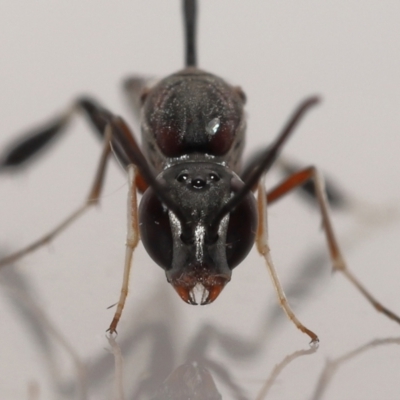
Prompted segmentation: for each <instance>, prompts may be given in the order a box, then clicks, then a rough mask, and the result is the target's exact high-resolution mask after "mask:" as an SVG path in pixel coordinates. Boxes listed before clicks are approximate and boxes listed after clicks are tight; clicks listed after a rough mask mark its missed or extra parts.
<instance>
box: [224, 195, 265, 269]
mask: <svg viewBox="0 0 400 400" xmlns="http://www.w3.org/2000/svg"><path fill="white" fill-rule="evenodd" d="M257 223H258V220H257V207H256V201H255V198H254V196H253V195H252V194H251V193H249V194H248V195H247V197H246V198H245V199H244V200H243V201H242V202H241V203H240V204H239V205H238V206H237V207H236V208H235V209H234V210H233V211H232V212H231V213H230V215H229V224H228V231H227V235H226V259H227V262H228V265H229V268H230V269H233V268H235V267H236V266H237V265H239V264H240V263H241V262H242V261H243V260H244V259H245V258H246V256H247V254H248V253H249V251H250V250H251V248H252V247H253V244H254V239H255V235H256V232H257Z"/></svg>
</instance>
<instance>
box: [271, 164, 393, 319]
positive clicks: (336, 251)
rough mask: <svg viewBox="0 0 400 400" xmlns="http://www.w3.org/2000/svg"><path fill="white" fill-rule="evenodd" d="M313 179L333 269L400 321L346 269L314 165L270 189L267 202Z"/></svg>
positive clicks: (371, 301) (322, 185)
mask: <svg viewBox="0 0 400 400" xmlns="http://www.w3.org/2000/svg"><path fill="white" fill-rule="evenodd" d="M311 179H312V180H313V182H314V188H315V193H316V197H317V200H318V204H319V207H320V211H321V216H322V226H323V229H324V231H325V235H326V240H327V244H328V249H329V254H330V257H331V260H332V264H333V269H334V271H340V272H342V273H343V275H344V276H345V277H346V278H347V279H348V280H349V281H350V282H351V283H352V284H353V285H354V286H355V287H356V288H357V289H358V290H359V291H360V292H361V293H362V294H363V295H364V297H365V298H366V299H367V300H368V301H369V302H370V303H371V304H372V306H373V307H374V308H375V309H376V310H377V311H379V312H381V313H383V314H385V315H386V316H388V317H389V318H391V319H393V320H394V321H396V322H398V323H400V317H399V316H398V315H396V314H395V313H393V312H392V311H390V310H389V309H387V308H386V307H384V306H383V305H382V304H381V303H379V302H378V301H377V300H376V299H375V297H374V296H372V294H371V293H370V292H369V291H368V290H367V289H366V288H365V287H364V285H362V284H361V283H360V281H359V280H358V279H357V278H356V277H355V276H354V275H353V273H352V272H351V271H350V270H349V269H348V267H347V265H346V262H345V260H344V258H343V256H342V254H341V251H340V248H339V245H338V242H337V240H336V237H335V233H334V231H333V227H332V223H331V220H330V216H329V207H328V201H327V197H326V191H325V188H324V182H323V179H322V177H321V176H320V174H319V173H318V171H317V169H316V168H315V167H308V168H305V169H303V170H301V171H299V172H296V173H294V174H293V175H291V176H289V177H288V178H287V179H286V180H285V181H283V182H282V183H281V184H279V185H278V186H277V187H275V188H274V189H272V190H271V191H269V192H268V194H267V201H268V203H269V204H271V203H273V202H275V201H276V200H278V199H280V198H281V197H282V196H284V195H286V194H287V193H289V192H290V191H291V190H293V189H294V188H296V187H298V186H300V185H303V184H304V183H306V182H308V181H310V180H311Z"/></svg>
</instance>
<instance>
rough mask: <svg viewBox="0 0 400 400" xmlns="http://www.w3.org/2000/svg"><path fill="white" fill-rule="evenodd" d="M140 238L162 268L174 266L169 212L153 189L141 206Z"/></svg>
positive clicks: (147, 193) (145, 195)
mask: <svg viewBox="0 0 400 400" xmlns="http://www.w3.org/2000/svg"><path fill="white" fill-rule="evenodd" d="M139 229H140V237H141V239H142V242H143V246H144V247H145V249H146V251H147V253H148V254H149V256H150V257H151V258H152V259H153V261H154V262H156V263H157V264H158V265H159V266H160V267H161V268H163V269H165V270H168V269H170V268H171V266H172V248H173V241H172V232H171V225H170V222H169V216H168V210H167V209H166V208H165V207H163V206H162V204H161V202H160V200H159V199H158V197H157V195H156V194H155V193H154V191H153V189H152V188H148V189H147V190H146V192H145V193H144V194H143V197H142V200H141V202H140V206H139Z"/></svg>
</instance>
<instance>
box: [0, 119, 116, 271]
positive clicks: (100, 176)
mask: <svg viewBox="0 0 400 400" xmlns="http://www.w3.org/2000/svg"><path fill="white" fill-rule="evenodd" d="M105 130H106V133H105V136H106V139H105V143H104V148H103V152H102V155H101V158H100V162H99V166H98V169H97V172H96V176H95V179H94V182H93V185H92V188H91V190H90V192H89V195H88V196H87V199H86V201H85V203H84V204H83V205H82V206H81V207H79V208H78V209H77V210H75V211H74V212H73V213H72V214H70V215H69V216H68V217H67V218H66V219H65V220H64V221H62V222H61V223H60V224H59V225H57V226H56V227H55V228H54V229H53V230H51V231H50V232H48V233H47V234H46V235H44V236H42V237H41V238H40V239H38V240H36V241H35V242H33V243H31V244H30V245H29V246H27V247H25V248H23V249H21V250H19V251H17V252H15V253H13V254H10V255H9V256H7V257H5V258H3V259H1V260H0V267H2V266H4V265H7V264H10V263H12V262H14V261H17V260H18V259H20V258H22V257H24V256H25V255H27V254H29V253H31V252H33V251H35V250H36V249H38V248H40V247H42V246H44V245H45V244H47V243H49V242H50V241H51V240H53V239H54V238H55V237H56V236H57V235H58V234H60V233H61V232H62V231H63V230H64V229H66V228H67V227H68V226H69V225H70V224H72V223H73V222H74V221H76V220H77V219H78V218H79V217H80V216H81V215H82V214H84V213H85V211H87V210H88V209H89V208H90V207H91V206H93V205H95V204H97V203H98V202H99V196H100V194H101V191H102V188H103V183H104V177H105V173H106V167H107V161H108V156H109V154H110V151H111V148H110V141H111V127H110V125H107V127H106V129H105Z"/></svg>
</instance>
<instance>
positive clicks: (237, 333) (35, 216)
mask: <svg viewBox="0 0 400 400" xmlns="http://www.w3.org/2000/svg"><path fill="white" fill-rule="evenodd" d="M181 25H182V24H181V15H180V4H179V2H178V1H172V0H170V1H165V0H164V1H161V0H146V1H144V0H142V1H139V0H131V1H113V2H111V1H103V0H92V1H88V0H86V1H78V0H70V1H68V2H56V1H49V0H47V1H45V0H42V1H36V2H26V1H17V0H15V1H13V2H10V1H9V2H2V3H1V4H0V26H1V35H0V77H1V78H0V110H1V111H0V116H1V118H0V132H1V135H0V149H4V146H6V144H7V143H9V141H10V139H12V138H14V137H16V136H17V134H18V133H21V132H22V133H23V132H24V130H26V129H27V128H29V127H31V126H34V125H35V124H38V123H40V122H44V121H46V118H49V117H51V116H53V115H55V113H57V112H60V111H63V110H64V109H65V107H66V106H67V105H69V104H70V103H71V101H72V100H73V99H74V98H75V96H77V95H81V94H91V95H92V96H94V97H95V98H97V99H99V100H100V101H102V102H103V104H105V105H106V106H107V107H109V108H110V109H111V110H113V111H115V112H116V113H119V114H122V115H124V116H126V118H127V119H128V120H130V114H129V110H128V109H127V107H126V106H125V104H124V103H123V97H122V96H121V94H120V93H121V91H120V87H119V86H118V84H119V82H120V80H121V78H123V77H126V76H128V75H129V74H131V73H137V74H148V75H151V76H165V75H166V74H169V73H172V72H174V71H176V70H178V69H179V68H181V67H182V65H183V51H182V48H183V43H182V27H181ZM399 26H400V3H399V2H398V1H389V0H383V1H373V0H364V1H362V2H360V1H356V0H346V1H344V0H335V1H331V0H329V1H324V2H321V1H311V0H309V1H307V0H304V1H294V0H288V1H263V2H261V1H258V2H256V1H251V2H249V1H246V2H245V1H240V2H239V1H232V0H214V1H212V2H211V1H202V2H201V4H200V21H199V65H200V66H201V67H202V68H204V69H206V70H208V71H210V72H213V73H215V74H218V75H220V76H222V77H224V78H226V79H227V80H228V81H229V82H232V83H233V84H239V85H241V86H242V88H243V89H244V91H245V92H246V94H247V96H248V105H247V110H248V139H247V150H248V151H250V150H251V149H256V148H260V147H262V146H265V145H267V144H268V143H269V142H270V140H271V139H272V138H273V137H274V135H275V134H276V133H277V132H278V130H279V129H280V127H281V126H282V125H283V123H284V122H285V121H286V119H287V118H288V115H289V114H290V113H291V112H292V110H293V109H294V107H295V106H296V105H297V104H298V103H299V101H300V100H302V99H304V98H305V96H307V95H310V94H320V95H321V96H322V97H323V99H324V101H323V103H322V104H321V105H320V106H319V107H318V108H315V109H314V110H313V111H312V112H310V113H309V115H307V118H306V119H305V120H304V121H303V122H302V123H301V126H300V127H299V129H297V132H296V134H295V135H294V136H293V139H292V140H291V141H290V143H289V144H288V146H287V149H286V152H285V154H286V156H287V157H289V158H293V159H294V160H296V161H299V162H300V164H304V165H306V164H314V165H317V166H319V167H320V168H321V169H322V170H323V171H324V172H326V173H327V174H328V175H329V176H331V177H332V178H333V179H334V180H335V182H337V183H338V185H339V186H340V187H342V188H343V189H344V190H345V191H346V193H349V195H350V196H351V197H352V198H356V199H357V200H358V201H360V202H361V203H362V204H363V205H359V206H358V207H357V208H356V210H353V211H352V212H348V213H335V214H333V219H334V224H335V226H336V230H337V234H338V237H339V240H340V241H341V243H342V244H343V250H344V253H345V255H346V258H347V261H348V263H349V265H350V268H351V269H352V270H353V271H354V273H355V274H356V275H357V276H358V277H359V278H360V279H361V280H362V282H364V283H365V285H366V286H367V287H368V288H370V289H371V291H372V292H373V293H374V294H375V295H376V296H377V297H378V298H379V299H380V300H381V301H382V303H384V304H386V305H388V306H390V307H391V308H392V309H393V310H394V311H397V313H400V301H399V300H400V291H399V288H400V283H399V282H400V268H399V265H400V254H399V252H398V248H399V244H398V243H399V241H400V220H399V218H398V217H399V213H400V208H399V199H400V178H399V173H398V171H399V163H400V160H399V157H398V154H399V151H400V112H399V111H400V74H399V71H400V56H399V55H400V42H399ZM100 149H101V146H100V145H99V143H98V141H97V140H96V139H95V138H94V135H93V134H92V133H91V132H90V129H89V128H88V127H87V125H86V123H85V122H83V121H82V120H81V119H79V118H77V120H76V122H75V123H74V124H73V127H71V130H70V131H69V132H68V134H66V135H64V137H63V139H62V141H60V143H58V144H57V145H56V146H54V147H53V148H52V151H50V152H48V153H47V154H46V155H44V156H43V157H42V159H41V160H40V161H38V162H35V163H33V164H32V165H30V166H29V167H28V168H27V169H25V170H23V171H21V172H20V173H18V174H16V175H15V174H1V175H0V199H1V200H0V205H1V206H0V222H1V230H0V235H1V237H0V246H1V249H0V251H1V253H2V254H3V255H5V254H8V253H9V252H10V251H12V250H15V249H18V248H19V247H21V246H23V245H25V244H28V243H29V242H30V241H32V240H33V239H35V238H37V237H39V236H40V235H41V234H43V233H44V232H46V230H48V229H50V228H51V227H53V226H54V225H55V224H56V223H57V222H58V221H60V220H61V219H62V218H63V217H65V216H66V215H67V214H68V213H69V212H71V211H72V210H73V209H74V207H77V206H78V205H80V204H81V202H82V200H83V199H84V197H85V195H86V193H87V192H88V190H89V185H90V184H91V180H92V176H93V174H94V171H95V167H96V162H97V159H98V157H99V154H100ZM276 179H277V176H276V175H274V174H272V175H270V178H269V179H268V181H267V184H268V185H269V186H270V185H271V184H272V183H273V181H276ZM126 191H127V188H126V184H125V177H124V175H123V174H122V173H121V172H120V170H119V168H118V167H116V166H115V165H111V166H110V169H109V174H108V176H107V183H106V187H105V191H104V197H103V199H102V202H101V207H99V209H98V210H92V211H90V212H89V213H88V215H86V216H85V217H83V218H82V219H81V220H80V221H79V222H77V223H76V224H75V225H74V226H73V227H71V228H70V229H69V230H68V231H67V232H65V233H64V234H63V235H62V236H60V237H59V238H58V239H56V240H55V241H54V243H53V244H51V245H50V246H48V247H46V248H44V249H42V250H40V251H38V252H36V253H35V254H32V255H31V256H28V257H26V258H24V259H22V260H20V261H19V262H18V263H17V264H16V265H15V266H14V267H12V268H7V270H5V271H4V272H6V273H7V274H5V273H3V274H2V275H1V282H2V283H3V285H2V287H1V289H0V321H1V326H2V335H1V340H0V397H1V399H16V400H19V399H25V398H27V391H28V387H30V386H32V385H33V386H35V385H37V386H38V387H39V388H40V397H39V398H40V399H41V400H47V399H55V398H57V399H62V398H78V394H77V392H76V391H74V388H75V386H74V385H75V383H76V376H75V369H74V367H73V363H72V361H71V358H70V357H69V356H68V355H66V354H65V352H64V350H62V349H61V347H60V345H59V344H57V342H56V341H54V336H53V335H52V334H51V329H50V328H49V327H48V326H47V325H45V322H44V320H43V319H40V317H39V315H38V311H36V312H34V311H33V310H32V306H34V308H36V307H37V308H38V309H39V310H41V312H43V313H45V314H46V316H47V317H48V319H49V321H51V324H53V326H54V328H55V329H57V330H58V331H59V332H61V333H62V335H64V337H65V338H66V340H67V341H68V342H69V343H70V344H71V346H72V348H73V349H74V351H75V352H76V354H77V355H78V356H79V359H80V360H81V361H82V363H84V364H85V365H87V368H88V371H89V372H88V375H87V381H88V385H89V398H90V399H111V398H112V390H113V378H112V373H113V364H112V362H113V361H112V356H111V354H110V351H109V349H108V347H109V346H108V343H107V341H106V338H105V329H106V328H107V327H108V325H109V323H110V321H111V318H112V314H113V310H106V308H107V307H108V306H109V305H111V304H113V303H115V302H116V301H117V298H118V295H119V286H120V281H121V277H122V266H123V257H124V240H125V238H124V235H125V226H126V222H125V202H126V200H125V199H126ZM314 208H315V207H310V205H309V204H308V203H306V202H304V201H302V200H301V199H299V198H298V196H296V195H294V194H293V195H292V196H290V197H288V198H287V199H285V200H284V201H282V203H281V204H280V205H277V206H273V207H272V208H271V211H270V217H269V218H270V236H271V248H272V256H273V258H274V260H275V264H276V266H277V268H278V271H279V272H280V276H281V278H282V282H283V285H284V286H285V287H287V288H300V289H303V290H305V291H306V292H307V294H306V295H304V294H303V295H302V294H299V295H297V296H296V295H295V294H294V295H292V296H290V295H289V297H290V299H291V300H292V304H293V308H294V309H295V310H296V311H298V317H299V318H300V319H301V320H302V321H303V322H304V323H305V324H306V325H307V326H308V327H309V328H310V329H313V330H314V331H315V332H317V333H318V335H319V336H320V339H321V344H320V348H319V350H318V352H317V353H315V354H312V355H309V356H306V357H301V358H298V359H296V360H295V361H293V363H291V364H289V366H288V367H287V368H286V369H284V370H283V372H282V373H281V375H280V376H279V377H278V379H277V380H276V382H275V384H274V385H273V387H272V388H271V390H270V392H269V393H268V395H267V397H266V398H267V399H310V398H313V395H314V393H315V391H316V390H317V385H318V380H319V377H320V375H321V373H322V371H323V369H324V367H325V366H326V364H327V361H328V360H330V361H335V360H337V359H338V358H340V357H342V356H346V355H351V354H353V353H351V352H352V351H354V350H357V349H358V348H359V347H361V346H363V345H365V344H367V343H369V342H371V341H372V340H374V339H385V338H390V337H393V338H397V345H395V344H385V345H379V346H377V347H374V348H368V349H367V350H365V351H364V352H361V353H360V354H358V353H356V354H355V355H354V357H352V358H351V357H350V358H349V359H348V360H347V361H346V362H344V363H343V364H340V366H339V367H338V369H337V370H336V373H335V374H334V375H333V376H332V380H331V381H330V383H329V384H328V385H327V386H326V387H325V391H324V393H323V395H322V394H321V397H315V398H322V397H323V398H324V399H364V400H367V399H377V398H381V399H385V400H389V399H397V398H398V393H399V390H400V383H399V382H400V372H399V371H400V368H399V366H400V349H399V347H398V343H399V337H400V326H398V325H397V324H396V323H394V322H392V321H389V320H388V319H387V318H386V317H384V316H382V315H378V314H377V313H376V312H375V311H374V310H373V309H372V308H371V307H370V305H369V304H368V303H367V302H366V301H365V300H364V299H363V298H362V297H361V296H360V295H359V293H357V292H356V290H355V289H354V288H353V287H351V285H350V284H349V283H348V282H346V281H345V279H344V278H343V277H342V276H340V275H339V274H335V275H333V276H332V275H331V274H330V264H329V261H328V257H327V252H326V251H325V242H324V238H323V234H322V231H321V230H320V218H319V215H318V213H317V212H316V210H315V209H314ZM360 215H361V217H360ZM315 260H316V261H315ZM314 264H315V271H322V273H321V275H318V276H316V273H312V274H311V275H312V276H309V275H304V274H302V270H303V269H305V268H306V267H307V266H309V267H310V266H313V265H314ZM15 273H18V274H19V275H18V276H19V277H21V278H23V279H25V282H26V284H27V285H29V287H30V290H31V291H28V290H27V289H23V290H21V289H20V290H19V292H18V291H17V293H15V291H14V292H13V291H12V290H10V286H12V285H11V283H7V282H10V279H11V278H12V275H15ZM301 276H303V279H301ZM313 277H314V278H315V279H314V282H313V283H312V284H310V286H307V281H308V280H311V278H313ZM14 279H15V276H14ZM130 288H131V293H130V295H129V298H128V302H127V305H126V310H125V312H124V315H123V318H122V321H121V323H120V325H119V333H120V334H119V337H118V340H119V343H120V344H122V352H123V357H124V362H125V370H124V371H125V383H124V384H125V391H126V393H127V394H129V395H128V398H134V399H141V398H144V399H149V398H151V396H152V393H153V392H154V390H155V388H156V387H157V386H158V385H159V384H160V383H161V382H162V381H163V380H164V379H165V378H166V376H167V375H168V374H169V373H170V372H172V370H173V369H174V368H176V367H177V366H178V365H180V364H182V363H184V362H185V361H186V360H187V359H188V358H191V357H192V355H193V354H195V356H194V358H196V359H197V360H198V361H200V362H202V363H203V364H204V365H205V366H206V367H207V368H208V369H209V371H210V372H211V374H212V375H213V377H214V380H215V382H216V385H217V387H218V390H219V391H220V393H221V394H222V396H223V398H224V399H256V396H257V393H259V391H260V390H261V387H262V386H263V384H264V383H265V382H266V381H267V379H268V376H269V375H270V373H271V371H272V370H273V368H274V366H275V365H276V364H278V363H279V362H281V361H282V360H283V359H284V358H285V357H286V356H287V355H289V354H291V353H293V352H295V351H297V350H301V349H307V348H308V338H307V337H306V336H305V335H303V334H301V333H300V332H299V331H297V330H296V328H295V327H294V326H293V325H292V324H291V323H290V322H289V321H287V320H286V319H285V317H284V316H283V312H281V311H280V310H278V311H277V310H276V305H275V304H276V301H275V294H274V293H273V290H272V286H271V284H270V282H269V277H268V274H267V272H266V269H265V266H264V263H263V261H262V259H261V258H260V257H259V256H258V254H257V253H256V251H255V250H253V251H252V253H251V255H250V256H249V257H248V258H247V259H246V260H245V261H244V262H243V264H242V265H241V266H239V267H238V268H237V269H236V270H235V271H234V273H233V279H232V281H231V283H230V284H229V285H228V286H227V287H226V288H225V289H224V291H223V293H222V294H221V296H220V297H219V298H218V300H217V301H216V302H215V303H214V304H212V305H210V306H207V307H192V306H188V305H186V304H184V303H183V302H182V301H181V300H180V299H179V298H178V296H176V294H175V293H174V291H173V289H172V288H170V287H169V286H168V284H167V283H166V281H165V277H164V274H163V272H162V270H160V268H158V267H157V266H155V264H154V262H152V261H151V260H150V258H149V257H148V256H147V255H146V254H145V251H144V250H143V248H142V247H140V248H139V249H138V251H137V252H136V253H135V258H134V268H133V275H132V279H131V286H130ZM288 291H289V290H288ZM27 295H28V296H32V297H31V300H28V304H29V306H31V308H29V307H28V308H25V307H26V304H25V305H24V306H23V307H22V309H21V308H19V307H18V305H17V303H19V302H21V301H22V304H23V302H24V300H23V299H24V298H26V296H27ZM32 299H34V300H32ZM37 325H39V326H40V327H41V328H42V329H43V331H44V332H45V334H43V332H41V331H40V328H39V329H37V330H35V329H34V328H33V327H34V326H36V328H37ZM46 332H47V334H49V337H50V339H48V338H47V339H46ZM210 332H212V333H210ZM203 334H204V337H206V342H207V339H208V340H209V341H208V342H207V343H208V344H207V343H205V342H203V341H202V339H199V337H198V335H201V337H203ZM39 337H40V338H41V339H40V340H39V339H38V338H39ZM48 340H50V341H48ZM49 343H52V346H50V345H49ZM226 349H227V350H226ZM205 359H207V360H208V362H207V361H205ZM55 365H57V368H59V371H58V372H59V375H58V377H55V376H54V374H55V372H56V371H57V370H56V367H55ZM216 366H218V368H216ZM213 367H214V368H213ZM221 371H223V372H224V373H226V374H227V375H223V374H222V373H221ZM224 376H225V377H226V376H229V377H230V378H229V379H228V378H224ZM229 381H230V383H231V385H229V383H228V382H229ZM55 382H62V383H63V385H62V389H63V390H64V394H62V393H61V392H60V390H59V388H57V387H56V386H55ZM143 382H145V384H143ZM69 383H70V385H71V386H68V384H69ZM146 385H147V386H146ZM235 385H236V386H235ZM233 386H235V387H233ZM68 388H69V389H71V391H70V392H68ZM140 390H141V392H140ZM139 392H140V393H141V394H139Z"/></svg>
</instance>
